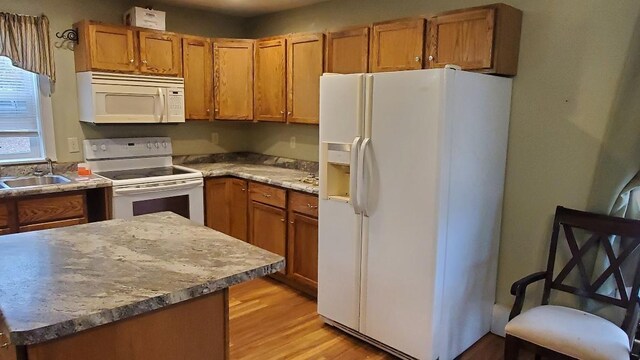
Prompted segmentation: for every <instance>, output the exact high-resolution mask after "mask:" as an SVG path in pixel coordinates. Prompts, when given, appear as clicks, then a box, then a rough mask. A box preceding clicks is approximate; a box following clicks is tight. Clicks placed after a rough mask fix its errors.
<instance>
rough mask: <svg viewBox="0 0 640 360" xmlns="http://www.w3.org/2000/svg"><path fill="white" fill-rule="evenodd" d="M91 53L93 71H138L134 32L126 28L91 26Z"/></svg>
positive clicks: (101, 25)
mask: <svg viewBox="0 0 640 360" xmlns="http://www.w3.org/2000/svg"><path fill="white" fill-rule="evenodd" d="M89 52H90V54H91V55H90V58H91V69H93V70H106V71H124V72H133V71H135V70H136V62H135V53H134V46H133V30H131V29H129V28H126V27H124V26H114V25H103V24H90V25H89Z"/></svg>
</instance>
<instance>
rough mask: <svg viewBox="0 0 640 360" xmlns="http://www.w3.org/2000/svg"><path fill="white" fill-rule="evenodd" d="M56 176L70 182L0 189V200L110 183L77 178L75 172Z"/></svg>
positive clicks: (98, 177)
mask: <svg viewBox="0 0 640 360" xmlns="http://www.w3.org/2000/svg"><path fill="white" fill-rule="evenodd" d="M56 175H62V176H64V177H66V178H67V179H69V180H71V182H68V183H65V184H51V185H38V186H30V187H23V188H13V189H5V188H0V199H2V198H7V197H13V196H27V195H38V194H49V193H56V192H63V191H74V190H84V189H95V188H101V187H109V186H111V181H109V180H107V179H105V178H103V177H100V176H96V175H90V176H88V177H87V176H85V177H79V176H78V174H77V173H75V172H66V173H56ZM9 178H11V177H3V178H0V180H5V179H9Z"/></svg>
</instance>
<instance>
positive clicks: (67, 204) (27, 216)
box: [18, 194, 86, 225]
mask: <svg viewBox="0 0 640 360" xmlns="http://www.w3.org/2000/svg"><path fill="white" fill-rule="evenodd" d="M72 218H86V215H85V201H84V194H73V195H60V196H48V197H39V198H34V199H24V200H18V222H19V224H20V225H30V224H35V223H44V222H52V221H57V220H65V219H72Z"/></svg>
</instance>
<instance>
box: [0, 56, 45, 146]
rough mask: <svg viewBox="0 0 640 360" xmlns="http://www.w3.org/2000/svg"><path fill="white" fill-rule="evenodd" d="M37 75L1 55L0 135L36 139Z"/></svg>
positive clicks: (37, 112) (37, 120)
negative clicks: (33, 137)
mask: <svg viewBox="0 0 640 360" xmlns="http://www.w3.org/2000/svg"><path fill="white" fill-rule="evenodd" d="M38 91H39V90H38V81H37V75H35V74H33V73H31V72H28V71H25V70H22V69H20V68H17V67H14V66H13V65H12V64H11V60H9V58H7V57H4V56H0V136H2V137H6V136H35V137H37V136H39V134H38V128H39V126H38V124H39V116H40V115H39V94H38Z"/></svg>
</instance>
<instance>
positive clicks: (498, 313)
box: [491, 304, 511, 337]
mask: <svg viewBox="0 0 640 360" xmlns="http://www.w3.org/2000/svg"><path fill="white" fill-rule="evenodd" d="M510 312H511V308H509V307H506V306H504V305H500V304H494V305H493V314H492V319H491V332H492V333H494V334H496V335H498V336H502V337H504V327H505V326H506V325H507V322H509V313H510Z"/></svg>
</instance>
